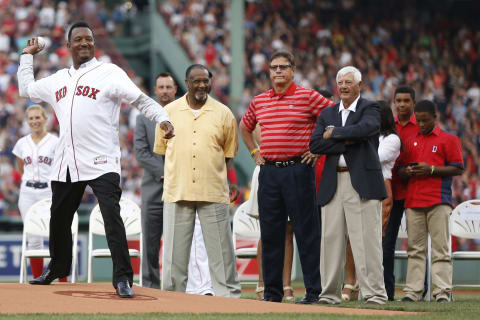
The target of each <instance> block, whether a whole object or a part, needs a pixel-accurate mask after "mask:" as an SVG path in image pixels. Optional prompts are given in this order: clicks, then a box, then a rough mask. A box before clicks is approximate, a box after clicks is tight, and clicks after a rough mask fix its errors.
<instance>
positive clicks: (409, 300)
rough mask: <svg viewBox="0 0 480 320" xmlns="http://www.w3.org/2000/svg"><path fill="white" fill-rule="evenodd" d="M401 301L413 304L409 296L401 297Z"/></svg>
mask: <svg viewBox="0 0 480 320" xmlns="http://www.w3.org/2000/svg"><path fill="white" fill-rule="evenodd" d="M401 301H402V302H415V300H413V299H412V298H410V297H409V296H405V297H403V298H402V300H401Z"/></svg>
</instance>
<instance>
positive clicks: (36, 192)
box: [12, 104, 58, 278]
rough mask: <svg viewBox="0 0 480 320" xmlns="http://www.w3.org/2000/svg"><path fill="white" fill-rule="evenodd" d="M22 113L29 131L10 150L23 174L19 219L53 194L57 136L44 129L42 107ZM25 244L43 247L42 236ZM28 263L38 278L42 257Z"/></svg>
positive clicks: (44, 118)
mask: <svg viewBox="0 0 480 320" xmlns="http://www.w3.org/2000/svg"><path fill="white" fill-rule="evenodd" d="M25 114H26V120H27V124H28V125H29V127H30V129H31V133H30V134H29V135H26V136H25V137H23V138H21V139H20V140H18V141H17V143H16V144H15V146H14V148H13V150H12V153H13V154H14V155H15V156H16V157H17V165H18V169H19V171H20V173H21V175H22V185H21V187H20V195H19V199H18V208H19V210H20V214H21V216H22V220H25V216H26V214H27V212H28V209H29V208H30V207H31V206H32V205H33V204H34V203H35V202H37V201H39V200H43V199H48V198H51V197H52V190H51V189H50V174H51V171H52V165H53V157H54V155H55V148H56V147H57V142H58V138H57V136H55V135H53V134H51V133H48V132H47V129H46V126H45V123H46V121H47V114H46V112H45V110H44V109H43V108H42V106H40V105H38V104H37V105H32V106H30V107H28V109H27V111H26V112H25ZM27 247H28V248H29V249H42V248H43V239H42V238H41V237H28V238H27ZM30 266H31V268H32V273H33V277H34V278H37V277H39V276H40V275H41V274H42V272H43V259H42V258H31V259H30Z"/></svg>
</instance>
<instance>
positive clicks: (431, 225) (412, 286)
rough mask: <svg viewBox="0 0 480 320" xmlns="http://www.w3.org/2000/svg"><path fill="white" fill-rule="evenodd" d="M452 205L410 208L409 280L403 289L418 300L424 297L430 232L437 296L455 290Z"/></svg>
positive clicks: (434, 283)
mask: <svg viewBox="0 0 480 320" xmlns="http://www.w3.org/2000/svg"><path fill="white" fill-rule="evenodd" d="M451 212H452V208H451V207H450V206H449V205H446V204H439V205H435V206H432V207H429V208H414V209H411V208H407V209H406V214H407V232H408V249H407V253H408V267H407V283H406V287H405V289H404V290H403V291H404V292H405V294H406V295H407V296H408V297H410V298H412V299H413V300H415V301H418V300H420V299H421V298H422V293H423V287H424V281H425V263H426V259H427V242H428V235H429V234H430V237H431V239H432V240H431V243H432V267H431V273H432V284H433V286H434V289H433V296H434V297H436V296H437V295H447V296H448V297H450V295H451V292H452V272H453V265H452V260H451V257H450V250H449V245H450V232H449V217H450V213H451Z"/></svg>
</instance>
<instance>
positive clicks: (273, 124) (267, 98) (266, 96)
mask: <svg viewBox="0 0 480 320" xmlns="http://www.w3.org/2000/svg"><path fill="white" fill-rule="evenodd" d="M329 105H334V102H333V101H330V100H328V99H326V98H325V97H323V96H322V95H321V94H320V93H318V92H317V91H315V90H312V89H306V88H302V87H300V86H297V85H296V84H295V83H293V82H292V84H291V85H290V86H289V87H288V89H287V90H286V91H285V92H283V93H278V94H277V93H275V91H274V90H273V89H270V90H268V91H265V92H264V93H262V94H260V95H258V96H256V97H255V98H253V100H252V102H251V103H250V106H249V107H248V110H247V112H246V113H245V115H244V116H243V118H242V123H243V125H244V126H245V127H246V128H247V129H248V130H249V131H253V130H254V129H255V126H256V124H257V122H258V123H259V124H260V127H261V129H262V134H261V142H260V154H261V155H262V157H264V158H265V159H266V160H270V161H284V160H288V159H291V158H293V157H296V156H300V155H301V154H303V153H305V152H306V151H308V150H309V148H308V143H309V141H310V136H311V135H312V132H313V129H314V128H315V124H316V121H317V117H318V116H319V115H320V113H321V112H322V110H323V109H324V108H325V107H327V106H329Z"/></svg>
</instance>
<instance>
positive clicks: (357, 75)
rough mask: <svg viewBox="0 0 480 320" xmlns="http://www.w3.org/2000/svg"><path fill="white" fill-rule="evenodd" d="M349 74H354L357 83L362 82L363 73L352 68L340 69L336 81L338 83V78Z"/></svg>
mask: <svg viewBox="0 0 480 320" xmlns="http://www.w3.org/2000/svg"><path fill="white" fill-rule="evenodd" d="M349 73H353V80H355V82H356V83H359V82H360V81H362V73H361V72H360V71H359V70H358V69H357V68H355V67H352V66H347V67H343V68H342V69H340V70H339V71H338V72H337V78H336V81H337V82H338V77H340V76H345V75H347V74H349Z"/></svg>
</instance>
